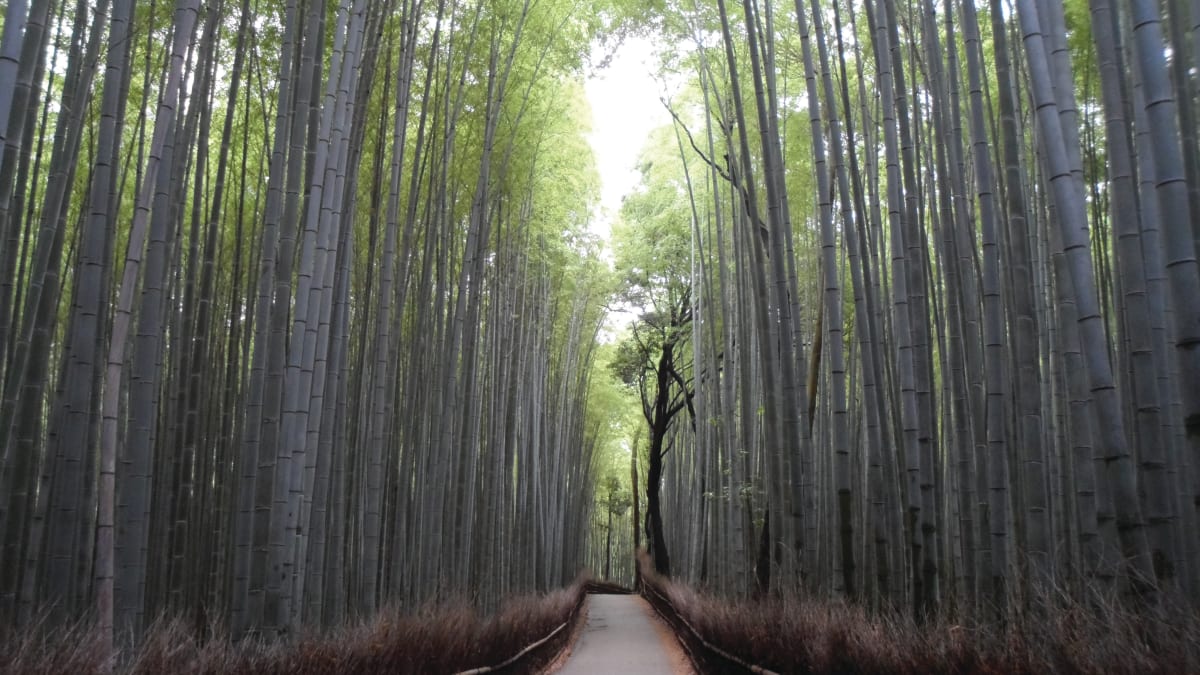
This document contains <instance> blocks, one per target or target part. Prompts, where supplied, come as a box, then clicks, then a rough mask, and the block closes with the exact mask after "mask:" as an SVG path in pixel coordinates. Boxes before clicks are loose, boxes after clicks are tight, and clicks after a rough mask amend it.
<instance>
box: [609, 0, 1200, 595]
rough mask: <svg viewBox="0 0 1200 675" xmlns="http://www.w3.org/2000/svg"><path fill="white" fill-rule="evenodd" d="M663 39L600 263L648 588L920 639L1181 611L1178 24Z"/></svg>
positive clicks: (823, 16)
mask: <svg viewBox="0 0 1200 675" xmlns="http://www.w3.org/2000/svg"><path fill="white" fill-rule="evenodd" d="M677 10H678V11H676V12H673V13H668V14H667V15H665V17H664V18H663V20H662V21H661V23H660V29H661V30H662V31H664V33H665V34H667V35H669V36H671V39H672V40H674V41H675V44H676V47H675V48H674V49H673V50H672V51H671V52H670V53H669V54H668V56H667V57H666V58H665V59H664V68H666V69H668V70H669V71H670V72H673V73H675V74H676V75H677V77H678V78H679V79H681V80H683V81H685V83H686V84H685V85H684V86H683V87H682V89H681V91H680V92H679V93H678V94H677V95H675V96H674V97H673V99H672V100H670V101H664V104H665V105H667V106H668V107H669V108H670V110H671V114H672V115H673V116H674V125H673V126H672V127H667V128H664V129H662V130H661V131H660V133H659V134H658V136H657V137H656V138H654V139H652V140H651V141H650V143H649V144H648V146H647V149H646V150H645V151H644V154H643V159H642V177H643V183H642V187H641V188H640V189H639V191H638V192H636V193H635V194H634V195H632V196H631V197H629V198H628V199H627V201H626V203H625V207H624V210H623V214H622V215H623V219H624V220H625V221H626V224H627V227H628V230H629V233H627V234H626V235H624V236H625V237H627V238H628V240H629V242H630V243H629V244H628V245H627V248H628V250H627V251H626V252H625V253H624V254H623V253H622V252H621V251H622V249H621V248H620V246H621V244H620V243H619V242H620V240H618V245H617V249H616V250H617V268H618V272H622V273H623V274H624V279H625V282H624V283H625V286H624V288H625V292H626V293H627V296H628V297H629V298H631V302H632V303H633V306H635V307H640V308H642V310H641V311H644V314H643V315H642V316H641V318H640V319H639V320H638V321H637V322H635V327H634V329H633V332H632V334H631V336H630V337H628V338H627V343H626V349H628V350H631V353H633V354H635V356H634V357H633V358H632V359H630V360H628V361H627V362H626V364H625V365H624V366H621V365H618V366H617V367H614V371H616V372H617V373H618V374H620V375H621V376H622V378H623V379H624V380H625V382H626V383H628V384H629V385H630V387H631V388H632V389H637V390H639V391H640V392H641V395H642V400H643V405H644V406H645V412H646V414H645V421H644V422H643V423H642V424H641V430H640V431H638V432H637V434H638V443H640V451H638V450H637V449H636V448H638V447H639V446H638V445H634V447H635V453H634V459H633V466H632V467H630V469H631V470H632V473H633V475H634V476H635V479H634V480H635V482H637V478H636V476H638V475H639V473H640V474H641V476H643V479H642V480H643V481H644V480H645V478H644V476H646V472H647V471H648V470H649V471H650V472H651V476H652V477H651V478H650V482H649V483H645V482H643V483H641V484H640V485H639V486H638V487H637V490H638V492H639V497H638V500H639V501H635V502H634V509H633V511H632V512H633V514H634V516H633V517H634V518H635V520H639V521H642V522H635V523H633V524H632V531H633V533H634V535H633V536H634V538H635V541H636V540H637V539H638V538H640V535H639V534H638V533H639V531H645V532H646V534H645V543H646V545H647V546H648V547H649V549H650V552H651V554H652V556H653V558H654V564H655V567H656V569H657V570H658V571H659V572H660V573H670V574H673V575H674V576H676V577H678V578H680V579H683V580H686V581H688V582H691V583H696V584H701V585H703V586H706V587H708V588H710V589H713V590H715V591H718V592H722V593H726V594H732V595H755V594H762V593H772V594H782V595H784V596H785V597H795V594H797V593H801V594H804V595H807V596H809V597H811V596H812V595H813V594H817V595H821V596H826V597H841V598H847V599H851V600H854V601H858V602H862V603H865V604H867V605H869V606H872V607H877V608H896V609H899V610H900V611H902V612H905V613H907V614H910V615H913V616H916V617H918V618H920V617H929V616H933V615H941V616H978V617H983V618H985V619H986V618H987V617H995V618H1001V619H1003V618H1004V617H1013V616H1021V615H1027V613H1028V612H1031V611H1033V612H1036V611H1042V610H1045V609H1046V608H1047V607H1048V606H1051V605H1053V603H1054V602H1056V600H1057V599H1059V598H1071V599H1073V600H1080V599H1083V600H1085V601H1086V599H1088V598H1114V597H1115V598H1123V599H1125V600H1126V601H1128V602H1130V603H1132V604H1133V605H1134V606H1142V607H1144V606H1146V605H1147V604H1150V605H1153V604H1155V603H1158V602H1161V601H1165V599H1166V598H1175V599H1178V598H1180V597H1190V598H1191V599H1192V601H1193V602H1194V601H1195V599H1196V598H1198V597H1200V530H1198V529H1197V507H1198V506H1200V466H1198V464H1200V455H1197V450H1198V449H1200V427H1197V420H1200V417H1197V413H1198V412H1200V274H1198V269H1197V263H1196V253H1197V246H1198V244H1200V150H1198V146H1197V132H1198V131H1200V127H1198V126H1197V121H1196V120H1197V118H1196V112H1195V106H1196V104H1197V103H1198V102H1200V100H1198V99H1197V94H1198V89H1197V85H1198V84H1200V82H1198V76H1200V71H1198V70H1197V68H1198V65H1200V42H1198V40H1200V34H1198V33H1197V30H1196V26H1197V25H1200V24H1198V23H1197V20H1198V19H1200V7H1197V5H1196V4H1195V3H1191V4H1190V5H1188V4H1187V3H1184V2H1179V1H1176V0H1168V1H1165V2H1161V3H1160V2H1157V1H1155V0H1132V1H1131V2H1121V3H1116V2H1110V1H1109V0H1088V2H1083V1H1082V0H1078V1H1077V0H1066V1H1064V0H1013V1H1011V2H1009V1H1007V0H994V1H992V2H974V1H973V0H837V1H834V2H818V1H817V0H812V1H806V0H796V1H795V3H773V2H770V1H769V0H767V1H763V0H743V1H742V2H740V3H738V2H727V1H726V0H715V2H708V3H699V2H687V1H685V2H681V3H678V6H677ZM647 232H658V233H659V234H654V235H647V234H645V233H647ZM662 232H668V233H670V235H669V236H670V237H673V239H672V241H675V242H677V243H678V245H677V246H675V252H674V253H664V252H662V250H661V249H659V257H657V258H656V257H654V256H650V255H648V254H646V253H644V252H642V251H644V250H645V249H646V248H647V247H648V246H650V242H651V241H653V240H654V239H655V238H658V239H660V240H661V238H662V237H663V236H667V235H663V234H661V233H662ZM639 237H644V238H643V239H639ZM639 303H640V304H639ZM668 307H674V308H675V310H686V311H675V312H674V313H671V312H670V311H668V309H667V308H668ZM665 316H672V317H679V319H678V320H673V321H672V322H670V328H669V330H667V331H664V332H661V335H662V336H663V337H661V338H659V339H658V340H657V341H656V340H649V339H646V338H645V336H646V335H648V334H650V333H652V332H653V331H655V330H659V329H660V328H661V327H662V326H663V325H664V324H665V323H667V322H665V321H664V317H665ZM668 343H669V347H670V350H671V352H670V354H668V350H667V348H666V347H664V346H663V345H666V344H668ZM668 359H670V360H671V361H673V364H674V365H673V366H671V368H670V370H669V373H670V377H668V378H666V379H664V378H662V377H661V376H660V375H661V373H663V372H665V371H664V370H663V369H662V368H663V364H665V363H667V361H668ZM629 364H632V366H629ZM623 368H624V369H623ZM664 387H665V388H667V389H668V390H669V391H667V392H666V393H665V394H664V396H665V399H666V400H667V401H668V402H670V403H672V404H673V405H674V406H678V407H677V408H676V407H672V408H664V409H666V410H675V409H679V408H683V407H685V406H686V408H687V409H688V412H684V413H681V414H679V415H677V416H676V417H675V419H674V421H673V422H672V424H671V425H670V426H669V427H668V428H667V429H666V430H665V431H664V434H665V439H662V440H659V441H657V442H652V443H647V438H649V439H650V440H651V441H654V435H655V434H656V433H657V431H656V429H657V427H656V424H655V420H656V419H657V417H656V414H655V409H654V407H653V405H651V404H648V403H647V401H651V402H652V401H653V400H655V399H654V397H655V396H658V395H660V394H663V392H664ZM659 410H663V409H659ZM648 445H651V446H652V448H651V450H650V454H649V456H647V455H646V448H647V446H648ZM627 461H628V460H627ZM655 471H657V472H659V473H660V475H661V476H662V478H661V483H658V482H656V480H657V476H655V475H654V472H655ZM639 503H644V504H645V506H643V507H642V508H643V509H647V510H648V512H647V510H642V511H640V513H641V514H642V515H638V514H639V509H638V504H639ZM656 511H661V513H655V512H656ZM603 517H604V516H603V514H602V517H601V518H597V519H595V521H594V524H593V537H592V538H593V542H598V544H597V543H594V544H593V546H592V550H593V551H602V550H603V548H602V547H603V545H604V543H605V540H604V537H605V536H606V533H605V528H604V524H603V522H602V521H603ZM626 522H627V521H626ZM625 527H629V526H628V525H626V526H625ZM643 528H646V529H643ZM656 528H657V529H658V530H659V531H658V532H655V529H656ZM590 559H591V560H598V559H600V556H599V555H597V554H596V553H593V554H592V557H591V558H590ZM593 564H595V563H593Z"/></svg>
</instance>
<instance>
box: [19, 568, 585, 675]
mask: <svg viewBox="0 0 1200 675" xmlns="http://www.w3.org/2000/svg"><path fill="white" fill-rule="evenodd" d="M584 583H585V582H584V580H583V579H580V580H578V581H576V582H575V583H574V584H573V585H572V586H570V587H569V588H565V589H561V590H558V591H554V592H551V593H547V594H544V595H531V596H523V597H517V598H513V599H510V600H508V601H506V602H504V603H503V604H502V606H501V607H500V609H499V610H498V611H497V612H496V613H495V614H493V615H491V616H483V615H481V614H480V613H479V612H477V611H476V610H475V609H474V608H472V607H471V606H470V605H468V604H467V603H465V602H454V603H448V604H445V605H440V606H430V607H426V608H423V609H421V610H419V611H417V612H415V613H410V614H404V613H402V612H401V611H400V610H398V609H389V610H385V611H383V612H381V613H380V614H378V615H377V616H376V617H374V618H373V619H371V620H369V621H363V622H361V623H357V624H353V625H347V626H344V627H341V628H336V629H332V630H327V631H323V632H318V631H315V630H306V631H304V632H303V633H301V634H300V635H298V636H295V637H293V638H290V639H284V640H264V639H246V640H242V641H240V642H234V641H232V640H230V639H229V637H228V635H227V634H225V633H223V632H221V631H211V630H210V631H208V635H207V636H205V635H203V633H200V632H197V631H196V630H194V628H193V627H192V626H190V625H189V624H188V623H186V622H184V621H179V620H164V621H159V622H156V623H155V624H154V625H153V626H151V628H150V629H149V630H148V631H147V633H146V636H145V638H144V640H143V641H142V644H141V645H140V647H139V648H138V649H137V651H136V652H134V653H131V654H127V655H125V656H124V658H122V657H120V656H118V661H119V663H118V665H117V667H116V668H115V669H114V670H112V671H110V670H107V669H106V668H105V665H106V664H104V663H103V662H102V660H101V659H100V658H99V657H98V656H97V655H98V654H99V653H100V650H99V649H98V635H97V632H96V631H95V630H94V628H93V627H92V626H91V625H90V624H86V623H84V622H79V623H77V624H75V625H73V626H71V627H69V628H66V629H63V630H51V629H49V628H48V627H47V625H46V624H45V623H44V622H39V623H38V624H36V625H34V626H31V627H29V628H27V629H25V630H22V631H20V632H18V633H15V634H9V635H5V636H2V637H0V675H18V674H20V675H26V674H28V675H58V674H60V673H61V674H67V673H70V674H72V675H74V674H78V675H88V674H90V673H107V672H117V673H126V674H128V675H162V674H169V675H208V674H211V675H218V674H220V675H225V674H229V675H241V674H245V675H251V674H253V675H259V674H262V675H325V674H329V675H333V674H335V673H338V674H340V673H361V674H363V675H370V674H373V673H388V674H389V675H391V674H394V673H456V672H460V671H463V670H470V669H473V668H479V667H484V666H494V665H498V664H500V663H502V662H504V661H506V660H508V659H509V658H511V657H512V656H514V655H515V654H516V653H517V652H519V651H521V650H522V649H524V648H525V647H526V646H527V645H530V644H532V643H534V642H536V641H538V640H541V639H542V638H544V637H546V635H548V634H549V633H550V632H551V631H553V630H554V629H555V628H557V627H558V626H560V625H562V624H563V623H564V622H566V621H567V620H568V619H570V618H572V616H573V612H574V610H575V608H576V607H577V606H578V604H579V602H580V601H581V600H582V598H583V593H584ZM569 634H570V630H569V628H568V629H564V630H562V631H560V632H559V633H558V634H556V635H555V638H554V639H553V640H551V641H550V642H549V643H547V645H545V647H544V648H539V649H538V650H535V651H534V652H532V653H530V654H529V655H527V656H525V657H523V658H522V659H520V661H518V662H517V663H515V664H513V665H512V666H510V667H508V668H505V669H503V670H501V671H498V672H507V673H525V672H536V671H537V670H538V669H539V668H541V666H543V665H544V664H546V663H548V662H549V661H551V660H553V658H554V656H555V655H556V653H557V651H558V650H559V649H560V648H561V646H562V644H563V643H564V642H565V640H566V638H567V637H568V636H569Z"/></svg>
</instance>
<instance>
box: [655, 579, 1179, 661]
mask: <svg viewBox="0 0 1200 675" xmlns="http://www.w3.org/2000/svg"><path fill="white" fill-rule="evenodd" d="M643 570H644V571H643V580H644V582H645V583H647V584H649V585H650V586H651V587H652V588H654V589H656V590H658V592H659V593H660V594H662V595H664V596H666V597H667V598H668V599H669V601H670V603H671V605H672V607H673V609H674V610H675V611H676V612H678V614H679V615H680V616H681V617H683V618H684V619H685V620H686V621H687V622H688V623H690V624H691V625H692V626H693V627H694V628H695V629H696V631H697V632H698V633H699V634H700V635H701V636H702V637H703V638H704V640H706V641H707V642H709V643H711V644H713V645H715V646H717V647H719V648H721V649H723V650H725V651H727V652H730V653H731V654H733V655H735V656H737V657H738V658H740V659H742V660H744V661H746V662H749V663H752V664H756V665H759V666H762V667H765V668H769V669H771V670H775V671H778V672H781V673H813V674H825V673H862V674H864V675H866V674H874V673H878V674H881V675H882V674H885V673H886V674H892V673H901V674H912V675H917V674H936V673H946V674H968V673H977V674H992V673H995V674H1000V673H1006V674H1007V673H1014V674H1018V675H1020V674H1027V675H1035V674H1039V675H1040V674H1042V673H1067V674H1078V675H1091V674H1097V675H1098V674H1102V673H1103V674H1119V675H1124V674H1128V675H1135V674H1137V675H1150V674H1161V675H1167V674H1174V673H1196V672H1200V616H1197V613H1196V612H1195V611H1194V610H1188V609H1183V608H1179V607H1172V608H1168V609H1159V610H1156V611H1154V612H1132V611H1128V610H1124V609H1120V608H1119V607H1118V606H1116V605H1114V604H1107V605H1103V606H1099V607H1097V606H1096V605H1093V606H1090V607H1085V606H1083V605H1080V604H1077V603H1075V604H1072V603H1066V602H1063V603H1060V605H1059V606H1058V607H1055V608H1054V610H1053V611H1049V612H1045V613H1043V615H1042V617H1041V618H1036V619H1025V620H1023V621H1022V622H1021V625H1010V626H1008V627H1001V626H998V625H986V624H975V625H965V624H963V623H951V622H949V621H930V622H926V623H923V624H921V625H917V624H916V623H915V622H914V621H912V620H910V619H907V618H903V617H900V616H895V615H892V616H880V615H873V614H871V613H869V612H868V611H866V610H865V609H862V608H860V607H854V606H850V605H847V604H845V603H841V602H832V601H809V602H803V601H793V602H788V603H785V602H783V601H781V600H779V599H769V600H735V601H729V600H726V599H722V598H716V597H713V596H710V595H705V594H702V593H698V592H696V591H694V590H692V589H690V588H687V587H685V586H683V585H681V584H677V583H673V582H671V581H669V580H664V579H661V578H659V577H656V576H654V574H653V572H649V573H647V571H645V568H644V567H643Z"/></svg>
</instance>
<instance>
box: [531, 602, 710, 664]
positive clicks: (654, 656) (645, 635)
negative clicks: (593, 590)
mask: <svg viewBox="0 0 1200 675" xmlns="http://www.w3.org/2000/svg"><path fill="white" fill-rule="evenodd" d="M551 672H555V673H558V674H559V675H599V674H602V673H603V674H605V675H607V674H610V673H621V674H622V675H682V674H685V673H692V672H693V671H692V668H691V665H690V664H689V663H688V660H687V656H685V655H684V653H683V650H682V649H681V648H680V647H679V643H678V642H676V640H675V636H674V635H672V634H671V630H670V629H669V628H667V626H666V624H664V623H663V622H662V620H661V619H659V618H658V615H656V614H655V613H654V610H653V609H651V607H650V605H648V604H646V601H645V600H643V599H642V598H641V597H639V596H637V595H590V596H588V606H587V625H586V626H585V627H584V629H583V631H582V633H581V634H580V636H579V638H578V639H577V640H576V641H575V643H574V644H573V645H571V647H570V648H569V656H568V657H567V659H566V663H565V664H564V665H563V666H562V667H561V668H560V669H557V670H553V671H551Z"/></svg>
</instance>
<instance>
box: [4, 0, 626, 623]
mask: <svg viewBox="0 0 1200 675" xmlns="http://www.w3.org/2000/svg"><path fill="white" fill-rule="evenodd" d="M628 16H630V15H629V14H628V13H626V12H625V11H624V10H623V9H622V8H621V7H620V6H617V5H604V4H597V3H585V2H557V1H554V0H537V1H534V0H517V1H515V2H483V1H481V0H477V1H476V0H473V1H460V0H384V1H372V2H367V1H366V0H344V1H341V2H329V1H327V0H308V1H297V0H282V1H278V2H276V1H273V0H212V1H208V0H205V1H204V2H201V0H176V1H173V2H137V3H134V2H133V1H132V0H111V1H110V0H100V1H99V2H83V1H80V2H62V1H58V0H38V1H35V2H25V1H24V0H13V1H12V2H9V3H7V6H6V9H5V18H4V27H3V37H2V43H0V53H2V56H0V129H3V130H4V136H3V146H4V149H3V155H2V158H0V162H2V163H0V176H2V178H0V185H2V186H3V187H0V204H2V206H0V232H2V235H0V241H2V242H3V244H2V248H0V251H2V253H0V260H2V263H0V286H2V289H3V292H2V293H0V372H2V374H3V380H2V381H3V407H2V409H0V420H2V421H0V434H2V437H0V439H2V443H3V455H2V456H3V473H2V481H3V483H2V487H0V498H2V499H0V509H3V510H2V511H0V528H2V529H0V542H3V544H2V547H3V550H2V553H0V560H2V561H3V562H2V563H0V616H2V617H3V619H2V621H3V622H4V625H5V626H7V627H14V626H16V627H19V626H23V625H29V624H30V623H31V622H34V621H41V620H43V619H42V618H41V617H43V616H46V615H45V614H44V613H48V617H47V618H46V619H45V620H46V621H48V622H49V623H48V625H51V626H54V625H62V624H63V623H65V622H68V621H73V620H75V619H76V618H77V617H89V616H91V617H95V619H96V620H97V621H98V622H99V625H100V627H101V629H102V631H104V632H105V633H106V634H107V635H108V636H109V638H108V639H109V640H110V644H111V641H112V640H114V639H115V641H116V642H117V644H118V646H119V645H121V644H128V643H129V641H130V640H133V641H136V640H137V639H138V638H137V636H138V635H139V634H140V632H141V631H142V630H144V629H145V628H146V627H147V625H148V624H149V623H150V622H152V621H154V620H155V619H156V618H157V617H160V616H164V615H165V616H182V617H185V618H186V619H187V620H189V621H191V622H193V623H194V625H197V626H199V627H201V628H202V627H204V626H214V625H215V626H226V627H227V628H228V629H229V630H230V631H231V633H232V635H234V636H241V635H246V634H261V635H275V634H280V633H288V632H294V631H295V630H296V629H297V628H298V627H299V626H301V625H305V626H320V625H327V626H328V625H336V624H339V623H341V622H343V621H345V620H349V619H354V618H355V617H364V616H369V615H370V614H371V613H373V612H374V611H376V610H378V609H380V608H381V607H382V606H384V605H385V604H389V605H401V606H404V607H415V606H417V605H419V604H421V603H424V602H431V601H437V600H445V599H447V598H451V597H465V598H467V599H469V600H472V601H474V602H476V603H478V604H480V605H481V606H484V607H494V606H495V605H496V603H497V602H498V601H499V600H500V599H501V598H503V597H507V596H508V595H511V594H515V593H519V592H530V591H534V590H545V589H549V588H557V587H560V586H563V585H564V584H565V583H566V582H567V581H569V580H570V579H571V578H572V577H574V576H575V574H576V572H577V569H578V567H579V562H580V557H581V555H582V553H581V550H582V546H583V539H582V538H579V537H572V536H570V535H569V533H571V532H575V531H581V530H582V529H583V528H584V523H585V522H586V519H587V517H588V511H589V509H590V506H591V491H592V488H591V484H592V481H591V471H592V466H593V461H592V455H593V450H594V448H595V446H596V444H597V441H598V439H599V437H600V436H601V435H603V434H604V433H606V431H605V430H606V428H607V427H606V426H605V425H603V424H601V423H600V421H599V420H598V418H597V417H596V413H592V414H589V413H588V412H587V410H588V407H587V402H588V397H589V392H590V389H591V385H590V383H589V373H590V372H591V368H590V364H591V362H592V360H593V359H594V347H595V344H596V335H597V331H598V329H599V326H600V322H601V320H602V316H603V310H602V308H603V306H604V300H605V294H606V293H607V289H606V286H605V283H604V279H605V276H604V274H602V273H601V272H602V271H603V265H602V263H601V262H600V259H599V258H598V243H597V242H596V241H595V240H594V237H592V236H591V235H589V234H588V232H587V230H586V224H587V220H588V218H589V214H590V211H591V208H592V201H593V199H594V196H593V195H594V194H595V193H596V182H597V179H596V175H595V173H594V169H592V166H591V160H590V150H589V149H588V147H587V145H586V142H585V140H584V136H583V133H584V130H585V129H586V128H587V124H588V122H587V119H588V117H587V115H588V113H587V110H586V108H585V104H584V103H583V99H582V94H581V87H580V85H579V82H580V81H581V79H582V74H581V73H582V68H583V59H584V57H585V56H586V54H587V52H588V49H589V46H590V45H591V44H592V42H593V41H594V40H602V39H604V38H605V36H608V37H611V36H613V35H614V34H615V33H616V32H617V31H619V30H622V27H621V24H622V22H624V21H627V20H628ZM114 635H115V638H114V637H113V636H114Z"/></svg>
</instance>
